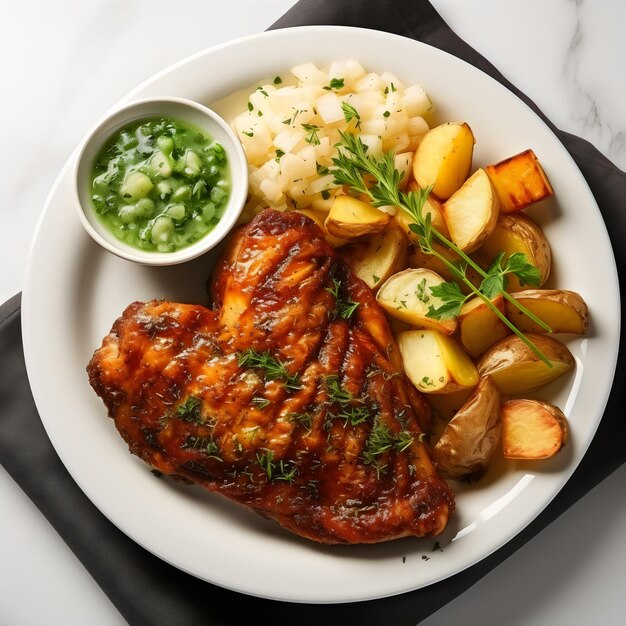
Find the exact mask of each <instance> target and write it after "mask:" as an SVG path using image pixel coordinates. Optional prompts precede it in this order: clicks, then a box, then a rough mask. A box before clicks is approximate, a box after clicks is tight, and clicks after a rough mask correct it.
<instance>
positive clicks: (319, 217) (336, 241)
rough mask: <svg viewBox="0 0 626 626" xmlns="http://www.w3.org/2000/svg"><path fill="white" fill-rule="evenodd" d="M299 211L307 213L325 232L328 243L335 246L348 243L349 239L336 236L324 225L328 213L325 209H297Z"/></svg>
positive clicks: (303, 213)
mask: <svg viewBox="0 0 626 626" xmlns="http://www.w3.org/2000/svg"><path fill="white" fill-rule="evenodd" d="M296 210H297V211H298V213H302V215H306V216H307V217H308V218H310V219H312V220H313V221H314V222H315V223H316V224H317V225H318V226H319V227H320V228H321V230H322V232H323V233H324V238H325V239H326V241H328V243H329V244H330V245H331V246H333V247H334V248H339V247H340V246H343V245H345V244H346V243H348V240H347V239H341V238H340V237H334V236H333V235H331V234H330V233H329V232H328V231H327V230H326V226H324V221H325V219H326V213H325V212H323V211H316V210H315V209H296Z"/></svg>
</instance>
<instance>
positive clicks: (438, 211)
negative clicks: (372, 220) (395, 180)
mask: <svg viewBox="0 0 626 626" xmlns="http://www.w3.org/2000/svg"><path fill="white" fill-rule="evenodd" d="M418 189H419V185H418V184H417V183H416V182H415V181H414V180H412V181H411V182H410V183H409V184H408V190H409V191H417V190H418ZM422 211H423V215H424V217H425V216H426V215H430V223H431V224H432V225H433V227H434V228H435V229H436V230H438V231H439V232H440V233H441V234H442V235H443V236H444V237H448V238H449V237H450V233H449V232H448V226H447V224H446V220H445V219H444V217H443V206H442V204H441V202H439V200H437V198H435V196H433V195H432V194H429V195H428V198H426V202H424V207H423V209H422ZM394 220H395V221H396V222H397V223H398V226H400V227H401V228H402V230H404V232H405V234H406V236H407V237H408V238H409V241H410V242H411V243H419V238H418V236H417V235H416V234H415V233H414V232H413V231H412V230H411V229H410V228H409V225H410V224H412V223H413V222H414V220H413V218H412V217H411V216H410V215H409V214H408V213H407V212H406V211H403V210H402V209H399V210H398V211H397V212H396V214H395V215H394Z"/></svg>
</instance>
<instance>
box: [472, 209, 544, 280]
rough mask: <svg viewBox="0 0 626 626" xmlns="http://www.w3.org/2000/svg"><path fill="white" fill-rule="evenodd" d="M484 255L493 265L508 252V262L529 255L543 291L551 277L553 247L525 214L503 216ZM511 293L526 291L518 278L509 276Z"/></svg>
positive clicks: (484, 247) (484, 248) (489, 238)
mask: <svg viewBox="0 0 626 626" xmlns="http://www.w3.org/2000/svg"><path fill="white" fill-rule="evenodd" d="M481 251H482V253H483V254H484V255H485V257H486V260H487V261H488V262H489V263H491V261H493V259H494V258H495V257H496V256H497V255H498V253H499V252H500V251H503V252H504V259H505V260H506V259H508V258H509V257H510V256H511V255H512V254H514V253H516V252H522V253H524V254H525V255H526V258H527V259H528V262H529V263H532V264H533V265H534V266H535V267H537V268H538V269H539V273H540V281H539V285H538V286H539V287H541V286H542V285H544V284H545V282H546V281H547V280H548V276H550V269H551V266H552V253H551V252H550V244H549V243H548V240H547V239H546V236H545V235H544V234H543V231H542V230H541V228H539V226H538V225H537V224H536V223H535V222H534V221H533V220H532V219H531V218H530V217H528V215H525V214H524V213H510V214H504V215H500V217H499V218H498V221H497V223H496V226H495V228H494V230H493V233H491V235H490V236H489V237H487V239H485V242H484V243H483V245H482V248H481ZM508 278H509V282H508V285H507V291H509V292H513V291H520V290H521V289H523V288H524V287H523V286H522V285H521V284H520V282H519V280H518V279H517V277H516V276H512V275H511V276H509V277H508Z"/></svg>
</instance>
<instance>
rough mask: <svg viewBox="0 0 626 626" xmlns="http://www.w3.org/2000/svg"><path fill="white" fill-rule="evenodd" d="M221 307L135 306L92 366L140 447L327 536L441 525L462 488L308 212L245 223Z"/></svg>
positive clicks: (376, 313) (218, 295) (179, 472)
mask: <svg viewBox="0 0 626 626" xmlns="http://www.w3.org/2000/svg"><path fill="white" fill-rule="evenodd" d="M211 292H212V300H213V302H212V306H211V307H210V308H209V307H205V306H201V305H195V304H178V303H174V302H165V301H151V302H146V303H142V302H135V303H133V304H131V305H130V306H128V308H127V309H126V310H125V311H124V313H123V315H122V316H121V317H120V318H119V319H118V320H117V321H116V322H115V324H114V325H113V328H112V329H111V332H110V333H109V334H108V335H107V336H106V337H105V338H104V340H103V342H102V346H101V347H100V348H99V349H98V350H96V352H95V353H94V355H93V358H92V359H91V361H90V363H89V365H88V367H87V370H88V373H89V380H90V382H91V384H92V386H93V388H94V389H95V391H96V392H97V393H98V395H99V396H100V397H101V398H102V399H103V401H104V403H105V405H106V407H107V409H108V413H109V416H110V417H112V418H113V419H114V421H115V424H116V426H117V429H118V430H119V432H120V434H121V435H122V437H123V438H124V440H125V441H126V443H127V444H128V446H129V448H130V451H131V452H133V453H134V454H136V455H138V456H139V457H141V458H142V459H143V460H144V461H146V463H148V464H150V465H151V466H153V467H154V468H157V469H158V470H160V471H161V472H163V473H166V474H170V475H174V476H177V477H182V478H184V479H187V480H189V481H192V482H193V483H197V484H199V485H202V486H203V487H205V488H206V489H208V490H210V491H215V492H218V493H220V494H222V495H224V496H226V497H227V498H230V499H231V500H234V501H236V502H239V503H240V504H243V505H244V506H246V507H248V508H250V509H252V510H253V511H256V512H257V513H259V514H261V515H263V516H265V517H268V518H271V519H273V520H276V521H277V522H278V523H279V524H281V525H282V526H284V527H285V528H287V529H289V530H290V531H292V532H293V533H295V534H297V535H300V536H302V537H306V538H308V539H312V540H314V541H319V542H322V543H372V542H378V541H386V540H389V539H395V538H398V537H403V536H407V535H414V536H418V537H422V536H431V535H436V534H438V533H440V532H441V531H442V530H443V529H444V528H445V526H446V523H447V520H448V517H449V515H450V513H451V512H452V511H453V510H454V499H453V496H452V493H451V491H450V490H449V488H448V486H447V484H446V483H445V481H443V480H442V479H441V478H440V477H439V475H438V473H437V471H436V469H435V467H434V466H433V463H432V462H431V460H430V458H429V456H428V453H427V450H426V447H425V444H424V443H422V441H421V440H422V434H421V433H422V430H421V428H424V425H425V424H426V423H427V420H428V411H427V407H426V404H425V402H424V401H423V399H422V398H421V397H420V396H419V394H418V393H417V391H416V390H415V389H414V388H413V387H412V386H411V385H410V383H408V382H407V380H406V378H405V376H404V374H403V373H402V368H401V363H400V361H399V357H398V353H397V351H396V348H395V344H394V341H393V337H392V335H391V332H390V329H389V326H388V323H387V320H386V318H385V316H384V314H383V312H382V311H381V309H380V308H379V307H378V305H377V304H376V301H375V298H374V296H373V294H372V292H371V290H370V289H369V288H368V287H367V286H366V285H365V284H364V283H363V282H362V281H361V280H360V279H358V278H356V277H355V276H354V275H353V274H352V273H351V272H350V271H349V269H348V268H347V267H346V266H345V265H344V264H343V263H342V262H341V261H340V260H339V258H338V256H337V254H336V253H335V251H334V250H333V248H332V247H331V246H329V245H328V244H327V243H326V241H325V240H324V238H323V235H322V233H321V231H320V230H319V228H318V227H317V226H316V225H315V224H314V223H313V222H312V221H311V220H309V219H308V218H307V217H305V216H303V215H301V214H299V213H295V212H293V213H280V212H277V211H273V210H271V209H267V210H265V211H263V212H262V213H261V214H259V215H258V216H257V217H256V218H255V219H254V220H253V221H252V222H251V223H250V224H249V225H248V226H246V227H245V228H244V229H243V230H241V231H240V232H239V233H238V234H237V235H235V236H234V237H233V238H232V239H231V242H230V244H229V247H228V249H227V250H226V251H225V253H224V254H223V256H222V259H221V261H220V262H219V263H218V266H217V267H216V270H215V272H214V275H213V278H212V282H211Z"/></svg>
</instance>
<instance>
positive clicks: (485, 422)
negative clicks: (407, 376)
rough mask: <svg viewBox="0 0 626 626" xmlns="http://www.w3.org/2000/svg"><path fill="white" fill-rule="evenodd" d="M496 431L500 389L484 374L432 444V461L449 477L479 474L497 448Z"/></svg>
mask: <svg viewBox="0 0 626 626" xmlns="http://www.w3.org/2000/svg"><path fill="white" fill-rule="evenodd" d="M500 430H501V425H500V392H499V391H498V388H497V387H496V385H495V384H494V382H493V380H492V379H491V377H490V376H485V377H483V378H481V379H480V381H479V382H478V385H476V388H475V389H474V391H473V393H472V395H471V396H470V397H469V398H468V400H467V402H465V404H464V405H463V406H462V407H461V408H460V409H459V410H458V411H457V413H456V415H455V416H454V417H453V418H452V419H451V420H450V421H449V422H448V425H447V426H446V427H445V429H444V431H443V433H442V435H441V437H440V438H439V440H438V441H437V443H436V444H435V446H434V447H433V460H434V461H435V463H436V464H437V466H438V468H439V469H440V470H442V471H443V472H445V473H446V474H447V475H448V476H451V477H452V478H464V477H466V476H479V475H480V474H482V473H483V472H484V471H485V469H486V468H487V466H488V465H489V461H490V460H491V457H492V456H493V453H494V451H495V450H496V448H497V447H498V444H499V442H500Z"/></svg>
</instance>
